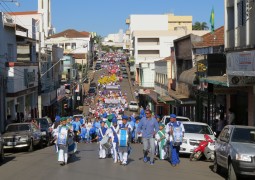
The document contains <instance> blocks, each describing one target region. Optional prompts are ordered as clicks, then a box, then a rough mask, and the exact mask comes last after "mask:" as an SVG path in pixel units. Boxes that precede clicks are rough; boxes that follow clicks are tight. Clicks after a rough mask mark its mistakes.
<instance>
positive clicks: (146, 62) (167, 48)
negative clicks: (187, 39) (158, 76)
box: [131, 30, 208, 87]
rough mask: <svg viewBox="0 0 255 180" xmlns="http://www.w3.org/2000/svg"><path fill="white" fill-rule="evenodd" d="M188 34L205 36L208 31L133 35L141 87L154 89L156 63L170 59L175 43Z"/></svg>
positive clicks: (165, 31)
mask: <svg viewBox="0 0 255 180" xmlns="http://www.w3.org/2000/svg"><path fill="white" fill-rule="evenodd" d="M188 33H193V34H197V35H204V34H206V33H208V31H190V30H186V31H183V30H176V31H168V30H164V31H163V30H162V31H159V30H157V31H134V32H133V33H132V36H133V44H134V51H133V57H134V59H135V64H134V65H135V69H136V70H135V73H136V81H137V82H138V83H139V84H140V86H142V87H154V79H155V78H154V62H155V61H158V60H162V59H164V58H166V57H169V56H170V54H171V47H173V41H174V40H175V39H177V38H179V37H181V36H184V35H186V34H188ZM131 69H132V68H131Z"/></svg>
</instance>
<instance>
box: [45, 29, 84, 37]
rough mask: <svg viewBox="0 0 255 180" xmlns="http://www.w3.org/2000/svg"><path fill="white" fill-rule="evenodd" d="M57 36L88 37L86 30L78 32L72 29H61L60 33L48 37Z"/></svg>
mask: <svg viewBox="0 0 255 180" xmlns="http://www.w3.org/2000/svg"><path fill="white" fill-rule="evenodd" d="M58 37H66V38H87V37H89V33H88V32H86V33H85V32H79V31H76V30H74V29H67V30H65V31H62V32H60V33H57V34H54V35H52V36H50V37H49V39H50V38H58Z"/></svg>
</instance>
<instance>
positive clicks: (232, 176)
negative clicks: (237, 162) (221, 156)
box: [227, 161, 238, 180]
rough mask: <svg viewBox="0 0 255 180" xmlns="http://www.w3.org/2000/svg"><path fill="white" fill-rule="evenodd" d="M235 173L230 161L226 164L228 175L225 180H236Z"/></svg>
mask: <svg viewBox="0 0 255 180" xmlns="http://www.w3.org/2000/svg"><path fill="white" fill-rule="evenodd" d="M237 179H238V178H237V175H236V173H235V170H234V167H233V165H232V163H231V161H230V162H229V164H228V177H227V180H237Z"/></svg>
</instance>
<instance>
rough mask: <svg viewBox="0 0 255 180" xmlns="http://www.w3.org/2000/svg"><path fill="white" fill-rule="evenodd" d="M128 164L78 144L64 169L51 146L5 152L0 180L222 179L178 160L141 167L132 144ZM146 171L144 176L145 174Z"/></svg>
mask: <svg viewBox="0 0 255 180" xmlns="http://www.w3.org/2000/svg"><path fill="white" fill-rule="evenodd" d="M132 148H133V150H132V153H131V155H130V163H129V164H128V165H127V166H120V165H119V164H114V163H113V161H112V159H110V158H109V159H98V145H97V144H79V146H78V153H77V154H76V155H75V157H73V158H72V159H70V162H69V164H68V165H66V166H63V167H62V166H60V165H59V164H58V162H57V154H56V153H54V146H51V147H48V148H45V149H41V150H37V151H35V152H32V153H26V152H19V153H8V154H7V157H6V162H5V163H4V164H3V165H2V166H1V167H0V179H1V180H10V179H12V180H16V179H18V180H27V179H36V180H45V179H49V180H51V179H54V180H55V179H62V180H65V179H73V180H78V179H93V180H113V179H114V180H117V179H119V180H130V179H134V180H135V179H142V180H143V179H146V180H155V179H177V178H178V179H180V180H185V179H187V180H191V179H196V180H205V179H206V180H210V179H212V180H218V179H224V178H223V177H221V176H220V175H217V174H215V173H213V172H212V171H211V169H210V168H211V166H212V163H210V162H203V161H201V162H189V159H188V158H187V157H184V158H181V164H180V165H179V166H177V167H172V166H171V165H170V164H169V163H168V162H167V161H159V160H156V161H155V165H154V166H151V165H149V164H144V163H143V161H142V160H141V158H142V145H140V144H139V145H138V144H135V145H132ZM145 172H146V174H145Z"/></svg>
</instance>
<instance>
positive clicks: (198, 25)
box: [192, 21, 209, 30]
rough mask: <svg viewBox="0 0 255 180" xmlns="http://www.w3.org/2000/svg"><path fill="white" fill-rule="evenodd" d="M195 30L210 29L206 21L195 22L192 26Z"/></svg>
mask: <svg viewBox="0 0 255 180" xmlns="http://www.w3.org/2000/svg"><path fill="white" fill-rule="evenodd" d="M192 29H193V30H208V29H209V28H208V26H207V23H206V22H198V21H197V22H195V24H194V25H193V26H192Z"/></svg>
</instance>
